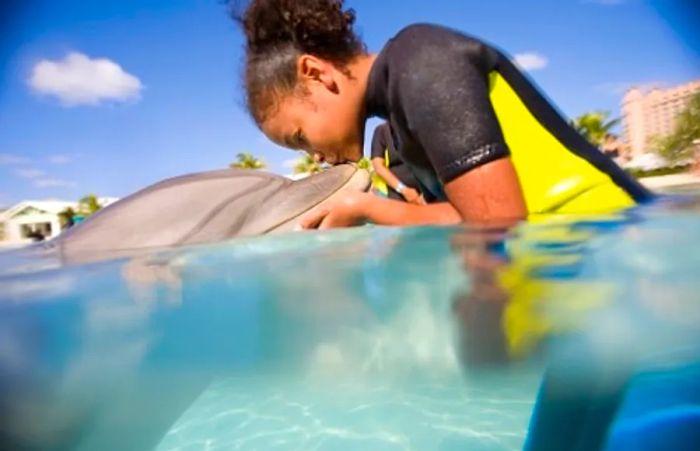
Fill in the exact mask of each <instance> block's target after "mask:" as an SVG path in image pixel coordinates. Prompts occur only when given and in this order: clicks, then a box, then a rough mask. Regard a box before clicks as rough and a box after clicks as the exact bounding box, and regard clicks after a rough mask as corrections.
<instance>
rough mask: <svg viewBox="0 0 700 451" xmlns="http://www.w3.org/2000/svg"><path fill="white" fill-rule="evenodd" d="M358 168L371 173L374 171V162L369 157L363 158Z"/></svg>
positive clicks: (358, 163)
mask: <svg viewBox="0 0 700 451" xmlns="http://www.w3.org/2000/svg"><path fill="white" fill-rule="evenodd" d="M357 167H358V168H360V169H365V170H367V171H370V172H372V171H373V169H372V162H371V161H370V159H369V158H367V157H362V158H361V159H360V161H358V162H357Z"/></svg>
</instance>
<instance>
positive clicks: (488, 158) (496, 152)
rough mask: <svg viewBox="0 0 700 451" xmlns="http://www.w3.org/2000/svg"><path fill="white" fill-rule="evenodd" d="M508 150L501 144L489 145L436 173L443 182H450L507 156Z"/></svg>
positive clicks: (443, 167)
mask: <svg viewBox="0 0 700 451" xmlns="http://www.w3.org/2000/svg"><path fill="white" fill-rule="evenodd" d="M508 154H509V152H508V149H507V148H506V147H505V146H504V145H503V144H501V143H489V144H486V145H483V146H481V147H478V148H476V149H474V150H473V151H470V152H469V153H468V154H466V155H464V156H462V157H460V158H458V159H457V160H454V161H452V162H450V163H448V164H446V165H443V166H442V167H441V168H440V169H439V171H438V173H439V174H440V178H442V179H443V180H444V181H450V180H452V179H454V178H457V177H459V176H460V175H462V174H464V173H466V172H468V171H471V170H472V169H474V168H476V167H478V166H481V165H483V164H486V163H490V162H492V161H494V160H498V159H499V158H503V157H506V156H508Z"/></svg>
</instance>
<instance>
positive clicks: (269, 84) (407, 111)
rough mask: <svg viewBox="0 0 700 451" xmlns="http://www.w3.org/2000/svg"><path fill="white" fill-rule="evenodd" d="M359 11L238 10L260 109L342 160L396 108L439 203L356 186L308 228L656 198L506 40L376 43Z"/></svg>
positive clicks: (394, 120)
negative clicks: (372, 46)
mask: <svg viewBox="0 0 700 451" xmlns="http://www.w3.org/2000/svg"><path fill="white" fill-rule="evenodd" d="M354 18H355V17H354V13H353V11H352V10H344V9H343V1H342V0H252V2H251V3H250V5H249V7H248V8H247V10H246V11H245V13H244V14H243V16H242V17H240V18H239V20H240V21H241V22H242V24H243V28H244V31H245V35H246V38H247V46H246V70H245V87H246V91H247V102H248V108H249V110H250V113H251V115H252V116H253V118H254V120H255V121H256V123H257V124H258V126H259V127H260V128H261V129H262V131H263V132H264V133H265V134H266V135H267V136H268V137H269V138H270V139H272V140H273V141H275V142H276V143H278V144H281V145H283V146H287V147H291V148H295V149H303V150H305V151H307V152H310V153H312V154H313V155H314V157H315V158H317V159H318V160H322V161H326V162H328V163H330V164H338V163H344V162H352V161H357V160H359V159H360V158H361V157H362V149H363V144H364V143H363V137H364V126H365V121H366V119H368V118H369V117H372V116H378V117H381V118H384V119H386V120H387V121H388V122H389V123H390V126H391V129H392V133H393V138H394V140H395V142H396V147H397V149H398V151H399V153H400V156H401V159H402V160H403V161H405V162H406V163H407V164H408V165H409V166H410V167H411V170H412V172H413V173H414V174H415V175H416V177H417V178H418V180H419V182H420V185H421V191H422V192H423V194H424V196H425V199H426V201H427V202H428V204H427V205H414V204H407V203H402V202H396V201H392V200H390V199H382V198H379V197H377V196H372V195H371V194H363V193H360V194H357V193H355V194H351V195H348V196H347V197H345V198H344V199H343V200H342V201H339V202H338V203H336V204H335V205H333V206H331V207H330V208H324V209H322V210H318V211H316V212H314V213H312V214H311V215H310V216H309V217H307V218H305V219H304V220H303V221H302V226H303V227H306V228H321V229H323V228H329V227H341V226H349V225H355V224H359V223H362V222H365V221H369V222H374V223H378V224H387V225H398V224H451V223H457V222H460V221H494V220H496V221H499V220H514V219H515V220H517V219H522V218H525V217H526V216H527V215H528V214H530V215H533V214H550V213H571V212H590V211H596V212H598V211H610V210H615V209H619V208H624V207H628V206H630V205H633V204H634V203H635V202H643V201H646V200H648V199H650V198H651V194H650V193H649V192H648V191H647V190H646V189H644V188H643V187H642V186H641V185H640V184H639V183H637V182H636V181H635V180H634V179H632V178H631V177H629V176H628V175H627V174H626V173H625V172H624V171H622V170H621V169H620V168H619V167H618V166H617V165H616V164H615V163H613V162H612V160H610V159H609V158H608V157H606V156H605V155H603V154H602V153H601V152H600V151H599V150H598V149H596V148H595V147H594V146H592V145H590V144H589V143H588V142H587V141H586V140H585V139H584V138H583V137H581V136H580V135H578V134H577V133H576V132H575V131H574V130H573V129H572V128H570V126H569V125H568V124H567V122H566V121H565V120H564V119H563V118H562V117H561V116H560V115H559V114H558V113H557V112H556V110H555V109H554V108H553V107H552V106H551V105H550V104H549V103H548V102H547V101H546V100H545V98H544V97H543V96H542V95H541V94H540V93H539V92H538V91H537V90H536V89H535V88H534V87H533V86H532V84H531V83H530V82H529V81H528V80H527V79H526V78H525V77H524V76H523V75H522V74H521V73H520V72H519V71H518V70H517V69H516V68H515V66H514V65H513V64H512V63H511V62H510V60H509V59H508V58H507V57H505V56H504V55H503V54H502V53H501V52H500V51H499V50H497V49H495V48H493V47H491V46H489V45H487V44H485V43H483V42H481V41H479V40H477V39H475V38H473V37H469V36H466V35H464V34H461V33H459V32H456V31H453V30H450V29H446V28H443V27H440V26H435V25H424V24H421V25H412V26H409V27H407V28H405V29H403V30H402V31H401V32H399V33H398V34H397V35H396V36H395V37H394V38H393V39H391V40H390V41H389V42H388V43H387V44H386V45H385V47H384V49H383V50H382V51H381V52H380V53H379V54H378V55H373V54H369V53H368V52H367V51H366V49H365V46H364V45H363V43H362V42H361V41H360V39H359V38H358V37H357V36H356V35H355V33H354V31H353V22H354Z"/></svg>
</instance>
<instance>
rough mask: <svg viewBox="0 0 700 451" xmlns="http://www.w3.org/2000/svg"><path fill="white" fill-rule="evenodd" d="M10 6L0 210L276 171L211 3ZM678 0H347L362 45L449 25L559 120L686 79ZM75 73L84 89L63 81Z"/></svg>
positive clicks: (691, 64)
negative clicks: (507, 68)
mask: <svg viewBox="0 0 700 451" xmlns="http://www.w3.org/2000/svg"><path fill="white" fill-rule="evenodd" d="M13 2H14V3H15V4H23V5H25V6H24V7H23V8H18V9H15V10H12V11H11V10H9V7H7V6H5V7H4V8H5V9H4V10H3V11H0V27H2V28H4V29H5V30H7V32H3V34H2V36H0V39H1V40H0V180H2V183H0V206H2V205H11V204H12V203H14V202H17V201H20V200H23V199H45V198H61V199H71V200H72V199H77V198H79V197H81V196H82V195H84V194H87V193H95V194H98V195H102V196H119V197H121V196H125V195H127V194H129V193H130V192H133V191H135V190H137V189H139V188H142V187H144V186H146V185H148V184H150V183H153V182H155V181H158V180H160V179H163V178H166V177H170V176H175V175H179V174H184V173H189V172H196V171H203V170H209V169H218V168H224V167H227V165H228V163H230V162H231V161H232V160H233V159H234V158H235V155H236V154H237V153H238V152H241V151H250V152H252V153H254V154H256V155H258V156H261V157H262V158H263V160H265V162H266V163H267V164H268V168H269V169H270V170H272V171H274V172H278V173H283V174H284V173H288V172H289V169H288V166H286V165H288V164H289V160H293V159H295V158H296V157H297V155H296V154H295V153H294V152H291V151H287V150H283V149H280V148H278V147H276V146H274V145H273V144H271V143H269V142H268V141H267V140H266V139H265V138H264V137H263V136H262V134H261V133H260V132H259V131H258V130H257V129H256V127H255V126H254V125H253V124H252V122H251V121H250V120H249V118H248V116H247V114H246V113H245V111H244V109H243V107H242V96H241V93H240V77H239V74H240V72H241V62H242V45H243V40H242V36H241V34H240V33H239V31H238V30H237V29H236V27H235V25H234V24H233V23H232V22H231V21H230V19H229V18H228V17H227V15H226V10H225V7H224V5H222V3H221V1H219V0H121V1H108V0H34V1H31V0H26V1H22V0H9V3H3V4H4V5H6V4H12V3H13ZM681 3H686V2H684V1H681V0H667V1H658V2H652V1H644V0H541V1H537V0H532V1H514V0H491V1H466V0H454V1H452V0H435V1H430V2H427V1H418V0H382V1H376V0H355V1H348V2H347V4H348V5H349V6H352V7H353V8H355V10H356V12H357V16H358V23H357V29H358V31H359V32H360V34H361V35H362V36H363V38H364V39H365V41H366V42H367V44H368V47H369V48H370V50H372V51H378V50H380V49H381V47H382V45H383V44H384V42H385V41H386V40H387V39H389V38H390V37H391V36H393V35H394V34H395V33H396V32H397V31H399V30H400V29H401V28H402V27H403V26H405V25H408V24H411V23H415V22H434V23H440V24H444V25H448V26H451V27H454V28H458V29H461V30H463V31H465V32H468V33H470V34H473V35H476V36H479V37H482V38H483V39H486V40H488V41H490V42H492V43H494V44H496V45H497V46H499V47H501V48H503V49H505V50H506V52H508V53H509V54H511V55H513V56H516V55H517V56H519V57H520V60H521V61H523V62H524V64H526V65H527V66H528V67H529V68H530V70H529V74H530V76H531V77H532V78H533V79H534V80H535V82H536V83H537V84H538V85H539V86H540V87H541V88H542V89H543V90H544V91H545V92H546V94H547V95H548V96H549V97H550V98H551V99H553V100H554V102H555V104H556V105H557V106H558V107H559V108H560V110H561V111H563V112H564V113H565V114H566V115H568V116H575V115H578V114H580V113H582V112H585V111H589V110H609V111H612V112H613V113H614V114H619V101H620V98H621V95H622V93H623V92H624V90H625V89H626V88H627V87H629V86H631V85H639V84H642V85H644V84H665V85H672V84H677V83H681V82H686V81H689V80H692V79H697V78H700V48H699V43H698V40H697V39H696V38H695V36H696V35H695V34H693V33H692V27H693V25H695V24H693V23H692V21H691V20H689V13H688V11H687V10H682V9H680V8H677V7H675V6H674V5H680V4H681ZM688 3H692V2H688ZM0 8H3V7H1V6H0ZM3 20H5V22H6V23H4V24H3V23H2V21H3ZM71 55H72V56H71ZM67 67H68V68H67ZM75 71H77V73H78V75H79V76H82V77H85V76H87V77H89V83H87V84H85V83H83V84H81V83H77V85H76V84H71V83H70V81H71V80H72V78H71V77H75V76H76V75H75V74H76V72H75ZM86 74H87V75H86ZM78 80H81V79H80V78H78ZM85 85H87V86H85ZM372 124H374V123H372ZM369 132H371V127H368V133H369Z"/></svg>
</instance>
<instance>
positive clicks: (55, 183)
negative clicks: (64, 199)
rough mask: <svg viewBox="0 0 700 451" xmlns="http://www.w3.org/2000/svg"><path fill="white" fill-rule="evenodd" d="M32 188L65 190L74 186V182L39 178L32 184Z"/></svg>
mask: <svg viewBox="0 0 700 451" xmlns="http://www.w3.org/2000/svg"><path fill="white" fill-rule="evenodd" d="M34 186H36V187H37V188H67V187H70V186H75V182H71V181H69V180H62V179H52V178H41V179H37V180H36V181H35V182H34Z"/></svg>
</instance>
